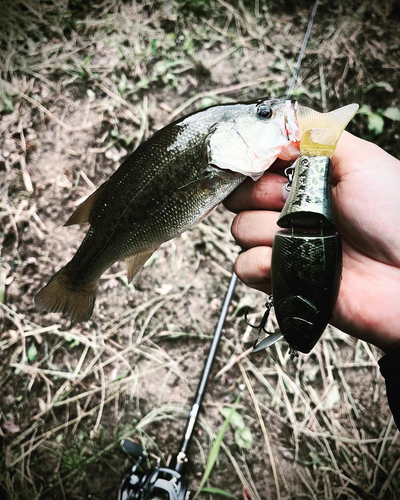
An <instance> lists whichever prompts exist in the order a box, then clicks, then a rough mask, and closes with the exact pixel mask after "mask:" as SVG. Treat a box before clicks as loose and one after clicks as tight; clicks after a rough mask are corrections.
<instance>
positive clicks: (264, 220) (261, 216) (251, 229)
mask: <svg viewBox="0 0 400 500" xmlns="http://www.w3.org/2000/svg"><path fill="white" fill-rule="evenodd" d="M278 217H279V212H270V211H266V210H259V211H257V210H252V211H249V212H241V213H240V214H239V215H237V216H236V217H235V218H234V220H233V223H232V228H231V231H232V235H233V237H234V238H235V240H236V242H237V243H238V244H239V245H240V246H241V247H242V248H252V247H258V246H272V242H273V240H274V236H275V233H276V231H278V230H279V227H278V226H277V224H276V221H277V220H278Z"/></svg>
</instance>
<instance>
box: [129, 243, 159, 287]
mask: <svg viewBox="0 0 400 500" xmlns="http://www.w3.org/2000/svg"><path fill="white" fill-rule="evenodd" d="M157 248H158V247H155V248H150V250H145V251H144V252H141V253H136V254H133V255H127V256H126V257H125V262H126V270H127V274H128V283H130V282H131V281H132V280H133V278H134V277H135V276H136V275H137V274H138V272H139V271H140V270H141V269H142V267H143V266H144V265H145V264H146V261H147V260H148V259H149V258H150V257H151V255H152V253H153V252H154V251H155V250H157Z"/></svg>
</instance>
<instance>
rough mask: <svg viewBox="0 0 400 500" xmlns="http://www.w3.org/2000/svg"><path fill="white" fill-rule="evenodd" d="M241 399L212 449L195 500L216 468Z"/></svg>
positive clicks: (227, 419) (224, 424)
mask: <svg viewBox="0 0 400 500" xmlns="http://www.w3.org/2000/svg"><path fill="white" fill-rule="evenodd" d="M239 399H240V396H238V398H237V399H236V401H235V404H234V405H233V407H232V409H231V411H230V413H229V415H228V417H227V418H226V419H225V421H224V423H223V425H222V427H221V430H220V431H219V433H218V436H217V437H216V439H215V441H214V443H213V445H212V447H211V450H210V454H209V455H208V459H207V464H206V468H205V471H204V474H203V477H202V478H201V482H200V486H199V489H198V490H197V491H196V494H195V496H194V497H193V500H196V498H197V497H198V496H199V494H200V492H201V490H202V489H203V486H204V485H205V483H206V481H207V480H208V478H209V476H210V474H211V471H212V470H213V468H214V465H215V462H216V461H217V458H218V454H219V450H220V448H221V444H222V440H223V439H224V436H225V432H226V429H227V428H228V426H229V422H230V419H231V418H232V415H233V414H234V413H235V411H236V408H237V406H238V404H239Z"/></svg>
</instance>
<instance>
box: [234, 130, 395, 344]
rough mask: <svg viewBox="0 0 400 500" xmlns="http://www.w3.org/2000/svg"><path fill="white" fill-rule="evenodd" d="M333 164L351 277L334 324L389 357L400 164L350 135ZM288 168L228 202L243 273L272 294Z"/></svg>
mask: <svg viewBox="0 0 400 500" xmlns="http://www.w3.org/2000/svg"><path fill="white" fill-rule="evenodd" d="M332 165H333V169H332V194H333V203H334V207H335V215H336V224H337V230H338V232H339V233H340V235H341V237H342V243H343V273H342V281H341V285H340V291H339V296H338V300H337V302H336V306H335V309H334V314H333V317H332V319H331V321H330V323H331V324H332V325H333V326H335V327H337V328H339V329H340V330H342V331H344V332H346V333H348V334H350V335H353V336H354V337H357V338H360V339H362V340H365V341H367V342H370V343H372V344H375V345H376V346H378V347H379V348H381V349H382V350H383V351H385V352H387V351H389V350H391V349H392V348H393V347H394V346H395V345H396V344H397V343H400V304H399V302H400V161H399V160H397V159H395V158H394V157H392V156H390V155H389V154H388V153H386V152H385V151H383V150H382V149H381V148H379V147H378V146H376V145H375V144H372V143H370V142H367V141H364V140H362V139H359V138H357V137H355V136H353V135H351V134H349V133H348V132H344V133H343V134H342V136H341V138H340V140H339V142H338V145H337V148H336V151H335V154H334V155H333V158H332ZM283 166H285V165H284V164H283V163H282V162H280V163H277V164H276V166H275V169H273V170H269V171H267V173H266V174H265V175H264V176H263V177H262V178H261V179H259V180H258V181H257V182H253V181H252V180H251V179H249V180H246V181H245V182H244V183H243V184H242V185H241V186H240V187H239V188H238V189H236V190H235V191H234V192H233V193H232V194H231V195H230V196H229V197H228V198H227V199H226V200H225V206H226V207H227V208H228V209H229V210H231V211H233V212H235V213H238V215H237V216H236V217H235V219H234V221H233V224H232V234H233V236H234V238H235V239H236V241H237V242H238V243H239V245H240V246H242V247H243V248H244V249H246V250H247V251H246V252H244V253H242V254H241V255H239V257H238V258H237V260H236V263H235V272H236V274H237V275H238V277H239V278H240V279H241V280H242V281H243V282H244V283H245V284H246V285H248V286H251V287H253V288H256V289H258V290H261V291H263V292H265V293H268V294H269V293H271V281H270V280H271V252H272V242H273V239H274V235H275V232H276V231H277V230H278V229H279V227H278V226H277V225H276V221H277V219H278V217H279V212H280V210H281V209H282V208H283V205H284V203H285V200H286V198H287V194H288V193H287V191H286V190H285V185H286V183H287V179H286V178H285V177H283V176H282V175H281V173H279V170H282V167H283Z"/></svg>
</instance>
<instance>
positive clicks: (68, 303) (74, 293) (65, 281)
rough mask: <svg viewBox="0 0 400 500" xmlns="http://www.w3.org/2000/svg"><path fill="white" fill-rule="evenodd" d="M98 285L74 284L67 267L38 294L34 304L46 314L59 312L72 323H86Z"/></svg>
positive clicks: (93, 282) (97, 283) (94, 282)
mask: <svg viewBox="0 0 400 500" xmlns="http://www.w3.org/2000/svg"><path fill="white" fill-rule="evenodd" d="M98 285H99V280H95V281H92V282H89V283H79V284H77V283H74V281H73V280H72V279H71V276H70V274H69V272H68V265H67V266H65V267H63V268H62V269H61V270H60V271H58V272H57V273H56V274H55V275H54V276H53V277H52V278H51V280H50V281H49V282H48V283H47V285H46V286H45V287H44V288H42V289H41V290H40V291H39V292H38V294H37V295H36V297H35V304H36V306H37V307H38V308H39V309H41V310H44V311H47V312H61V313H62V314H64V315H65V316H67V317H68V318H70V319H71V320H72V321H73V322H74V323H80V322H81V321H87V320H88V319H89V318H90V317H91V315H92V313H93V307H94V301H95V298H96V292H97V287H98Z"/></svg>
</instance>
